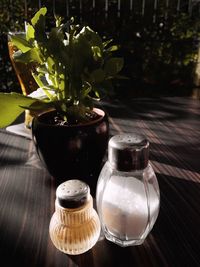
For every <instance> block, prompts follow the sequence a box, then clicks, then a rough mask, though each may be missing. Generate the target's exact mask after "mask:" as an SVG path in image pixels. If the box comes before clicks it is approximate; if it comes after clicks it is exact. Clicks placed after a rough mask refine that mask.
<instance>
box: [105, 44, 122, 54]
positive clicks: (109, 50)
mask: <svg viewBox="0 0 200 267" xmlns="http://www.w3.org/2000/svg"><path fill="white" fill-rule="evenodd" d="M118 49H119V46H118V45H112V46H110V47H108V48H107V49H106V51H108V52H114V51H117V50H118Z"/></svg>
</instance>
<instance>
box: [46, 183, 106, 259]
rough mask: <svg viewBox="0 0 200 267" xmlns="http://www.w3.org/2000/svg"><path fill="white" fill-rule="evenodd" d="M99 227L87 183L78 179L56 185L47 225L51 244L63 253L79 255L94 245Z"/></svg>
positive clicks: (98, 234)
mask: <svg viewBox="0 0 200 267" xmlns="http://www.w3.org/2000/svg"><path fill="white" fill-rule="evenodd" d="M100 230H101V227H100V221H99V217H98V215H97V212H96V211H95V209H94V208H93V198H92V196H91V195H90V188H89V186H88V185H87V184H86V183H84V182H82V181H80V180H68V181H66V182H64V183H62V184H60V185H59V186H58V188H57V190H56V201H55V213H54V214H53V216H52V218H51V221H50V225H49V233H50V238H51V240H52V242H53V244H54V245H55V247H56V248H57V249H59V250H60V251H62V252H64V253H66V254H70V255H78V254H82V253H84V252H86V251H88V250H89V249H90V248H92V247H93V246H94V245H95V243H96V242H97V241H98V239H99V236H100Z"/></svg>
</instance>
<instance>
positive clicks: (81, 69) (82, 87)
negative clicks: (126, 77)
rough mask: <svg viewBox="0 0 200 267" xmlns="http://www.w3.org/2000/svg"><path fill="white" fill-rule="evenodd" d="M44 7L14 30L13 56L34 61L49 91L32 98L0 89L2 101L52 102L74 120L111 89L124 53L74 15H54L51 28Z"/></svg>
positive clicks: (38, 105) (33, 105)
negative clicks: (119, 53)
mask: <svg viewBox="0 0 200 267" xmlns="http://www.w3.org/2000/svg"><path fill="white" fill-rule="evenodd" d="M46 13H47V9H46V8H45V7H43V8H41V9H40V10H39V11H38V12H37V13H36V14H35V16H34V17H33V18H32V19H31V22H30V23H27V24H26V30H25V33H24V34H23V33H22V34H21V35H19V34H17V35H16V34H12V35H11V42H12V44H13V46H15V47H16V48H17V49H18V50H17V51H16V52H15V53H14V61H19V62H22V63H24V64H27V63H30V62H33V63H34V64H35V70H34V72H33V73H32V75H33V77H34V79H35V81H36V83H37V84H38V87H39V88H40V89H41V90H42V91H43V93H44V96H45V97H44V98H43V99H42V100H41V99H40V100H39V101H38V99H35V102H33V101H32V100H33V98H31V97H29V96H27V97H25V96H23V95H21V98H20V94H3V93H0V101H1V102H4V103H6V105H7V106H9V109H10V110H15V108H16V109H17V110H18V111H19V106H21V107H24V108H26V109H33V110H41V109H45V108H49V107H53V108H55V109H56V111H57V113H58V115H59V116H60V117H62V119H63V120H64V121H67V122H68V123H70V124H71V123H79V122H84V121H87V120H88V116H87V115H88V113H90V112H91V110H92V108H93V103H94V101H95V100H100V99H101V97H102V95H104V94H107V93H109V90H111V89H112V82H111V80H112V79H114V78H117V77H118V73H119V72H120V71H121V69H122V67H123V58H121V57H114V56H113V52H114V51H116V50H118V46H117V45H112V40H108V41H105V42H103V40H102V39H101V37H100V36H99V34H98V33H97V32H94V31H93V30H92V29H91V28H90V27H88V26H83V27H82V26H80V25H78V24H75V23H74V20H73V19H71V20H70V21H68V22H67V23H62V18H61V17H56V18H55V25H54V27H53V28H51V29H50V31H49V32H48V33H47V32H46V27H45V18H46ZM9 99H10V101H9ZM26 99H27V104H26ZM21 100H23V105H21V104H20V103H21V102H19V101H21ZM18 102H19V103H18ZM4 105H5V104H4ZM4 110H5V108H4V109H2V110H0V127H4V126H6V124H7V122H8V119H7V120H6V122H5V120H4V118H5V116H4ZM22 111H23V110H22ZM12 120H13V117H12ZM12 120H11V121H10V123H11V122H12Z"/></svg>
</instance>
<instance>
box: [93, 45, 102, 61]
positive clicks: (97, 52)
mask: <svg viewBox="0 0 200 267" xmlns="http://www.w3.org/2000/svg"><path fill="white" fill-rule="evenodd" d="M92 52H93V58H94V60H95V61H98V60H99V59H101V58H102V53H101V49H100V48H99V47H98V46H92Z"/></svg>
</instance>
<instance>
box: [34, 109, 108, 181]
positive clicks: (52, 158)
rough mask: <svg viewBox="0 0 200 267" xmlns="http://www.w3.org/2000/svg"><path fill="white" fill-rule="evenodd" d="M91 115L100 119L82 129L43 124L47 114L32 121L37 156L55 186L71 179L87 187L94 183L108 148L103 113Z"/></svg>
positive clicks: (106, 121)
mask: <svg viewBox="0 0 200 267" xmlns="http://www.w3.org/2000/svg"><path fill="white" fill-rule="evenodd" d="M94 111H95V112H96V113H98V114H99V115H100V117H99V118H98V119H97V120H96V121H92V122H90V123H87V124H84V125H72V126H58V125H51V124H46V123H45V121H46V118H47V117H48V116H49V112H46V113H42V114H41V115H39V116H38V117H37V118H34V120H33V124H32V134H33V140H34V143H35V146H36V150H37V153H38V155H39V157H40V159H41V161H42V162H43V163H44V165H45V166H46V168H47V170H48V171H49V173H50V174H51V175H52V176H53V177H54V178H55V180H56V182H57V183H58V184H59V183H61V182H63V181H66V180H68V179H72V178H73V179H74V178H76V179H81V180H83V181H85V182H87V183H88V184H89V185H90V186H94V184H95V183H96V181H97V178H98V175H99V172H100V169H101V167H102V164H103V162H102V161H103V158H104V155H105V152H106V149H107V145H108V138H109V124H108V118H107V116H106V114H105V112H104V111H103V110H101V109H94ZM50 112H55V111H50Z"/></svg>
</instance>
